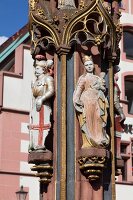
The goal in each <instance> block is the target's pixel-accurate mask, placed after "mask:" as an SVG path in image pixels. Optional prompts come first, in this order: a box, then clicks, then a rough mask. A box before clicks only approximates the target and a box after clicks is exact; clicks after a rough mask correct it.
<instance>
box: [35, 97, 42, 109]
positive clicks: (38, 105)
mask: <svg viewBox="0 0 133 200" xmlns="http://www.w3.org/2000/svg"><path fill="white" fill-rule="evenodd" d="M41 107H42V99H41V98H38V99H37V102H36V110H37V111H38V112H39V111H40V110H41Z"/></svg>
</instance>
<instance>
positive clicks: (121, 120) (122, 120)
mask: <svg viewBox="0 0 133 200" xmlns="http://www.w3.org/2000/svg"><path fill="white" fill-rule="evenodd" d="M120 117H121V119H120V122H124V121H125V119H126V117H125V115H124V113H121V114H120Z"/></svg>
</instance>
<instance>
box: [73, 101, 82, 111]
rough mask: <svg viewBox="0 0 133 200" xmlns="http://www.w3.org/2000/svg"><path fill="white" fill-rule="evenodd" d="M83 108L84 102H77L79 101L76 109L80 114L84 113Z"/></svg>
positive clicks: (76, 103)
mask: <svg viewBox="0 0 133 200" xmlns="http://www.w3.org/2000/svg"><path fill="white" fill-rule="evenodd" d="M83 107H84V105H83V103H82V101H80V100H77V101H76V102H75V109H76V110H77V111H78V112H80V113H82V112H83Z"/></svg>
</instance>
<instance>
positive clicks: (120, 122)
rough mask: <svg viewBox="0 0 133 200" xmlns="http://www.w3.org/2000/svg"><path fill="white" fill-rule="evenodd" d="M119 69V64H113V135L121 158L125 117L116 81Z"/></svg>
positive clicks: (117, 152)
mask: <svg viewBox="0 0 133 200" xmlns="http://www.w3.org/2000/svg"><path fill="white" fill-rule="evenodd" d="M119 71H120V68H119V66H117V65H116V66H114V111H115V136H116V157H117V158H121V153H120V143H121V133H122V132H123V131H124V121H125V119H126V117H125V114H124V112H123V109H122V106H121V104H120V93H121V91H120V88H119V85H118V83H117V81H118V78H119V77H118V72H119Z"/></svg>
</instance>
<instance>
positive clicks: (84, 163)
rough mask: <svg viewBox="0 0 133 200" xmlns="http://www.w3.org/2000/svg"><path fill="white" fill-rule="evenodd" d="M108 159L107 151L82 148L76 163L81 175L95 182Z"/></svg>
mask: <svg viewBox="0 0 133 200" xmlns="http://www.w3.org/2000/svg"><path fill="white" fill-rule="evenodd" d="M108 158H109V151H107V150H106V149H98V148H83V149H81V150H80V151H79V153H78V162H79V165H80V170H81V172H82V174H83V175H84V176H85V177H86V178H87V179H89V181H95V180H98V179H100V177H101V176H102V173H103V169H104V168H105V166H106V162H107V160H108Z"/></svg>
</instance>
